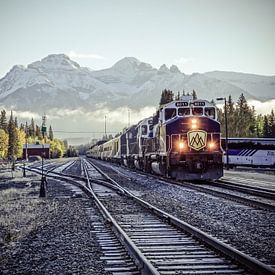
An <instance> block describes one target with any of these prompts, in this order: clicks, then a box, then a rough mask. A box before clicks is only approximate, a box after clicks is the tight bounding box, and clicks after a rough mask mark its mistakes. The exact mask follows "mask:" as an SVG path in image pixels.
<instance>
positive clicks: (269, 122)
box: [218, 94, 275, 138]
mask: <svg viewBox="0 0 275 275" xmlns="http://www.w3.org/2000/svg"><path fill="white" fill-rule="evenodd" d="M226 111H227V125H228V136H229V137H264V138H274V137H275V116H274V110H271V112H270V114H267V115H262V114H259V115H256V112H255V108H254V106H249V105H248V102H247V100H246V98H245V96H244V95H243V94H241V95H240V97H239V99H238V100H237V102H236V103H234V102H233V100H232V97H231V96H229V97H228V99H227V104H226ZM224 113H225V106H224V107H223V108H222V109H219V110H218V118H219V121H220V122H221V131H222V135H223V136H225V115H224Z"/></svg>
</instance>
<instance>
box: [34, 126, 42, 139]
mask: <svg viewBox="0 0 275 275" xmlns="http://www.w3.org/2000/svg"><path fill="white" fill-rule="evenodd" d="M35 137H36V138H38V139H42V133H41V130H40V127H39V126H38V125H35Z"/></svg>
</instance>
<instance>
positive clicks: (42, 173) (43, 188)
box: [39, 114, 47, 198]
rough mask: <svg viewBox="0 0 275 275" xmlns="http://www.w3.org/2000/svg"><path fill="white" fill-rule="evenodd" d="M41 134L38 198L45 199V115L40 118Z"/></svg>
mask: <svg viewBox="0 0 275 275" xmlns="http://www.w3.org/2000/svg"><path fill="white" fill-rule="evenodd" d="M41 132H42V136H43V142H42V148H43V150H42V172H41V184H40V195H39V196H40V197H41V198H44V197H46V184H47V181H46V175H44V155H45V148H44V142H45V140H44V138H45V133H46V132H47V126H46V115H45V114H44V116H42V127H41Z"/></svg>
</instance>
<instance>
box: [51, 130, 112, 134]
mask: <svg viewBox="0 0 275 275" xmlns="http://www.w3.org/2000/svg"><path fill="white" fill-rule="evenodd" d="M53 132H55V133H67V134H104V133H105V132H93V131H85V132H82V131H65V130H53ZM106 133H107V134H113V133H117V132H115V131H114V132H106Z"/></svg>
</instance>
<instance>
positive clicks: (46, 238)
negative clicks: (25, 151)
mask: <svg viewBox="0 0 275 275" xmlns="http://www.w3.org/2000/svg"><path fill="white" fill-rule="evenodd" d="M20 173H21V174H22V172H20ZM3 178H5V180H3ZM1 179H2V180H1ZM1 179H0V198H1V206H0V207H1V212H0V270H1V272H0V273H1V274H109V273H108V272H106V271H105V270H104V265H105V264H104V262H103V261H102V260H101V259H100V257H101V256H102V252H101V249H100V247H99V245H98V243H97V240H96V236H95V235H94V233H93V226H92V221H95V219H101V217H100V216H98V217H94V216H93V218H91V217H90V216H89V215H88V212H89V210H91V209H94V208H95V205H94V203H93V201H92V200H91V199H89V198H88V197H87V196H86V195H85V194H83V193H82V195H81V196H79V193H78V195H77V196H76V195H75V190H74V189H70V188H69V184H65V185H64V184H63V183H61V182H60V181H56V180H51V179H50V180H48V189H47V198H38V195H39V184H40V181H39V180H40V178H39V177H37V176H31V175H30V173H29V172H28V178H26V179H24V178H21V177H20V175H19V174H18V175H16V178H14V179H11V178H8V177H2V178H1ZM92 219H93V220H92Z"/></svg>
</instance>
